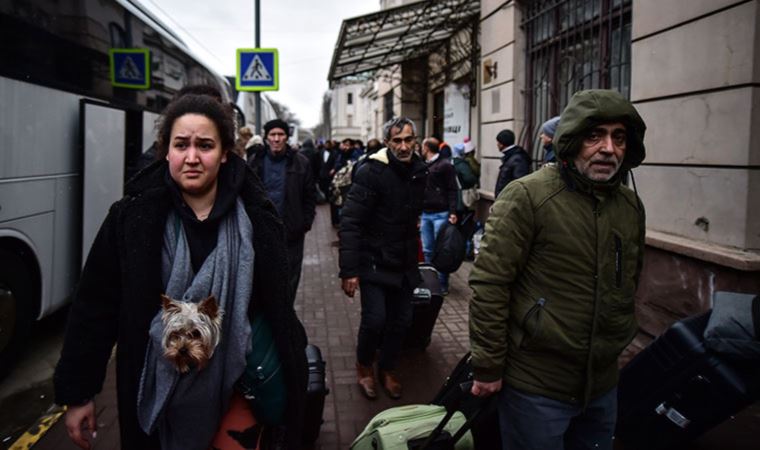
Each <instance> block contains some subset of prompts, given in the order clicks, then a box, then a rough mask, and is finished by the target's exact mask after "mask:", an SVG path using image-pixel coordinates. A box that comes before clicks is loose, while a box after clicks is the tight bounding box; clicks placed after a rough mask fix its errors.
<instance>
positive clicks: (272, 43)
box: [140, 0, 380, 127]
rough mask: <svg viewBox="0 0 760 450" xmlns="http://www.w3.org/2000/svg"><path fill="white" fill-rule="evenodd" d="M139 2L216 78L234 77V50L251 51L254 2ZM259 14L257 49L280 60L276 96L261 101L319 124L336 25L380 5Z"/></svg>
mask: <svg viewBox="0 0 760 450" xmlns="http://www.w3.org/2000/svg"><path fill="white" fill-rule="evenodd" d="M140 1H141V3H142V4H143V5H145V6H146V7H147V8H149V9H150V10H151V11H153V12H154V13H155V14H156V15H157V16H158V17H159V18H161V19H162V20H164V21H165V22H166V23H167V25H169V26H171V27H172V28H173V29H174V30H175V31H176V32H177V34H179V35H180V36H181V37H182V38H183V39H184V40H185V42H186V44H187V45H188V46H189V47H190V49H191V50H193V52H194V53H195V54H196V55H197V56H198V57H200V58H201V59H203V60H204V61H205V62H206V63H207V64H209V65H210V66H211V67H212V68H214V69H215V70H217V71H218V72H219V73H221V74H222V75H234V73H235V50H236V49H237V48H251V47H254V39H255V36H254V29H253V25H254V17H253V12H254V0H216V1H208V0H140ZM260 8H261V47H264V48H277V49H278V51H279V56H280V90H279V91H276V92H274V91H270V92H269V93H268V94H267V95H269V96H270V97H271V98H273V99H275V100H276V101H278V102H280V103H283V104H285V105H286V106H287V107H288V108H290V109H291V110H292V111H294V112H295V113H296V115H297V116H298V118H299V119H301V122H302V124H303V125H304V126H306V127H312V126H314V125H316V124H317V122H318V121H319V110H320V106H321V102H322V94H323V93H324V92H325V91H326V90H327V88H328V84H327V72H328V71H329V70H330V62H331V60H332V54H333V50H334V49H335V42H336V41H337V39H338V33H339V32H340V25H341V22H342V21H343V19H346V18H349V17H355V16H359V15H363V14H367V13H371V12H375V11H378V10H379V9H380V2H379V1H378V0H260ZM167 15H168V16H169V18H168V19H167V17H166V16H167ZM188 34H190V35H191V36H190V37H188Z"/></svg>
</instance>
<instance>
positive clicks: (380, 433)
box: [351, 405, 474, 450]
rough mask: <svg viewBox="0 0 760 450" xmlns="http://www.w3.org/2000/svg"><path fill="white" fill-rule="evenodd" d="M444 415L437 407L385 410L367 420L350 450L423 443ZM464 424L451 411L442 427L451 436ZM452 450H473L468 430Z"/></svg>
mask: <svg viewBox="0 0 760 450" xmlns="http://www.w3.org/2000/svg"><path fill="white" fill-rule="evenodd" d="M445 415H446V408H444V407H443V406H439V405H407V406H397V407H395V408H390V409H386V410H385V411H383V412H381V413H379V414H378V415H376V416H375V417H373V418H372V420H370V422H369V424H368V425H367V427H366V428H365V429H364V431H362V433H361V434H360V435H359V436H357V438H356V439H354V442H353V443H352V444H351V450H381V449H382V450H408V449H409V446H408V443H409V442H410V441H416V442H420V441H424V440H425V438H426V437H428V436H429V435H430V433H431V432H432V431H433V430H434V429H435V428H436V426H437V425H438V424H439V423H440V422H441V420H442V419H443V418H444V416H445ZM466 421H467V419H466V418H465V416H464V414H462V413H461V412H459V411H456V412H454V414H453V416H451V419H450V420H449V421H448V423H446V425H445V426H444V427H443V431H444V432H446V433H448V434H449V435H451V436H453V435H455V434H456V432H457V431H458V430H459V429H460V428H461V427H462V425H464V423H465V422H466ZM454 448H455V450H472V449H473V448H474V443H473V440H472V434H470V432H469V431H467V432H466V433H465V434H464V435H463V436H462V437H461V439H459V441H457V442H456V444H455V445H454Z"/></svg>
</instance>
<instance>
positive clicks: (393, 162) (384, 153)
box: [369, 147, 427, 174]
mask: <svg viewBox="0 0 760 450" xmlns="http://www.w3.org/2000/svg"><path fill="white" fill-rule="evenodd" d="M369 159H370V160H374V161H378V162H380V163H382V164H385V165H386V166H390V167H395V168H396V169H397V170H401V171H408V172H410V173H412V174H416V173H418V172H425V171H427V165H426V164H425V163H423V162H422V159H421V158H420V157H419V156H418V155H417V154H416V153H415V154H412V161H411V163H410V164H407V163H405V162H402V161H400V160H399V159H398V158H396V156H395V155H394V154H393V152H391V151H390V149H388V147H383V148H381V149H380V150H378V151H376V152H375V153H372V154H371V155H369Z"/></svg>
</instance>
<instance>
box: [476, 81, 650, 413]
mask: <svg viewBox="0 0 760 450" xmlns="http://www.w3.org/2000/svg"><path fill="white" fill-rule="evenodd" d="M584 92H585V93H590V94H588V95H591V96H592V97H593V96H597V97H600V96H601V97H602V98H601V99H600V98H591V99H590V100H589V99H588V98H580V99H576V97H578V96H579V95H580V94H577V95H576V96H575V97H574V98H573V100H571V103H570V105H568V108H567V109H566V110H565V111H564V112H563V114H562V119H561V121H560V126H559V129H558V132H557V134H556V135H555V140H556V141H558V142H560V145H562V142H564V143H565V145H564V146H561V147H559V152H558V159H559V163H558V164H557V165H547V166H545V167H544V168H543V169H541V170H540V171H538V172H535V173H533V174H531V175H528V176H526V177H523V178H521V179H519V180H516V181H513V182H512V183H510V184H509V185H508V186H507V187H506V189H504V191H503V192H502V193H501V195H499V197H498V199H497V200H496V202H495V203H494V205H493V207H492V210H491V214H490V216H489V218H488V220H487V222H486V230H485V235H484V237H483V240H482V242H481V248H480V253H479V255H478V257H477V259H476V261H475V267H474V268H473V270H472V273H471V275H470V286H471V287H472V289H473V292H474V296H473V299H472V301H471V303H470V344H471V349H472V361H473V367H474V373H475V379H476V380H479V381H486V382H488V381H495V380H498V379H500V378H502V377H503V378H504V380H505V382H506V383H507V384H509V385H510V386H512V387H514V388H516V389H520V390H523V391H525V392H529V393H533V394H538V395H543V396H546V397H549V398H553V399H556V400H560V401H565V402H570V403H578V404H586V403H587V402H588V401H589V400H590V399H593V398H595V397H598V396H599V395H601V394H603V393H605V392H607V391H609V390H610V389H612V388H613V387H614V386H615V385H616V384H617V379H618V370H617V357H618V356H619V354H620V353H621V351H622V350H623V349H624V348H625V346H626V345H627V344H628V343H629V342H630V341H631V339H632V338H633V336H634V334H635V333H636V329H637V324H636V320H635V318H634V301H633V297H634V292H635V290H636V285H637V283H638V277H639V273H640V271H641V265H642V260H643V252H644V209H643V206H642V204H641V202H640V200H639V199H638V197H637V196H636V194H635V193H634V192H633V191H632V190H630V189H629V188H627V187H625V186H623V185H622V184H621V183H620V176H616V177H615V178H613V180H611V181H609V182H606V183H597V182H592V181H590V180H588V179H586V178H585V177H583V176H582V175H580V174H579V173H578V172H577V171H575V169H574V165H573V163H572V158H574V155H575V152H577V151H578V147H577V145H578V144H579V143H580V142H582V140H580V139H579V136H582V135H584V134H585V132H586V131H588V130H589V129H590V128H591V127H593V126H594V125H596V124H599V123H605V122H610V121H611V120H614V121H621V122H623V123H624V124H625V125H626V129H627V135H628V143H627V149H626V155H625V159H624V163H623V168H624V169H625V170H627V169H630V168H631V167H634V166H637V165H638V164H639V163H640V162H641V160H643V157H644V146H643V144H642V141H643V132H644V128H645V127H644V124H643V122H642V121H641V119H640V118H639V116H638V114H636V112H635V110H634V109H633V107H631V106H630V104H629V103H628V102H627V101H625V100H623V99H622V97H620V98H619V99H618V98H617V97H619V95H618V96H617V97H615V96H612V98H611V99H607V98H606V96H607V95H608V94H607V93H608V92H609V91H584ZM581 97H583V96H582V95H581ZM621 100H622V101H621ZM584 102H585V103H584ZM610 108H613V109H614V108H618V109H619V111H609V109H610ZM615 113H617V114H615ZM610 117H612V119H610ZM563 137H564V141H563V140H562V138H563ZM568 143H574V144H568ZM573 145H576V146H575V147H573ZM568 161H569V163H568ZM621 170H622V169H621Z"/></svg>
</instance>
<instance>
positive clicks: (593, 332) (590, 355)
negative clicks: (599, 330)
mask: <svg viewBox="0 0 760 450" xmlns="http://www.w3.org/2000/svg"><path fill="white" fill-rule="evenodd" d="M591 199H592V201H593V202H594V208H593V215H594V312H593V314H592V317H591V330H590V334H589V339H588V342H589V344H588V358H587V360H586V380H585V383H584V388H583V399H582V400H581V405H582V406H583V408H585V407H586V406H587V405H588V402H589V397H590V396H591V386H590V385H589V378H590V374H591V373H592V372H591V371H592V360H593V355H594V335H596V320H597V316H598V314H599V200H598V199H597V198H596V197H594V196H593V194H592V197H591ZM573 400H574V399H573Z"/></svg>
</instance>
